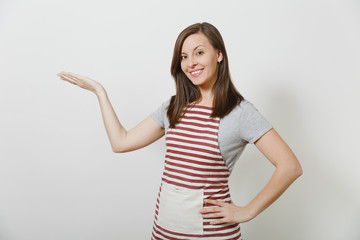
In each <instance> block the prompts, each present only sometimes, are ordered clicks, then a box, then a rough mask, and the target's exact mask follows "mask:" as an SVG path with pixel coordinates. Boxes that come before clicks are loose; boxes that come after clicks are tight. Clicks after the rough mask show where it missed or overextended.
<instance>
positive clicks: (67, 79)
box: [60, 75, 76, 84]
mask: <svg viewBox="0 0 360 240" xmlns="http://www.w3.org/2000/svg"><path fill="white" fill-rule="evenodd" d="M60 78H61V79H62V80H64V81H68V82H70V83H73V84H76V82H75V81H74V80H73V79H72V78H69V77H68V76H64V75H62V76H60Z"/></svg>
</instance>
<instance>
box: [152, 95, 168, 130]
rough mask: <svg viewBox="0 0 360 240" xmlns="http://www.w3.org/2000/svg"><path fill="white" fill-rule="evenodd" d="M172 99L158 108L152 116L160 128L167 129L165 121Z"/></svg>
mask: <svg viewBox="0 0 360 240" xmlns="http://www.w3.org/2000/svg"><path fill="white" fill-rule="evenodd" d="M169 102H170V99H168V100H166V101H165V102H163V103H162V104H161V106H160V107H158V108H157V109H156V110H155V111H154V112H153V113H152V114H150V116H151V117H152V118H153V119H154V121H155V122H156V123H157V124H159V126H160V127H162V128H165V121H166V118H167V115H166V111H167V107H168V105H169Z"/></svg>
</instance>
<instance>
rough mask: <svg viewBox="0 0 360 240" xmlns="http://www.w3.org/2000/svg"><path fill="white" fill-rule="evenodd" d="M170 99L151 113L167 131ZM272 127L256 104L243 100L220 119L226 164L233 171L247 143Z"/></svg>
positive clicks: (219, 141)
mask: <svg viewBox="0 0 360 240" xmlns="http://www.w3.org/2000/svg"><path fill="white" fill-rule="evenodd" d="M169 102H170V99H168V100H166V101H165V102H163V103H162V104H161V106H160V107H159V108H158V109H157V110H156V111H154V112H153V113H152V114H151V117H152V118H153V119H154V120H155V122H157V123H158V124H159V125H160V126H161V127H162V128H164V129H165V133H166V132H167V130H168V129H169V121H168V118H167V115H166V111H167V107H168V106H169ZM270 129H272V126H271V124H270V123H269V122H268V121H267V120H266V119H265V118H264V117H263V116H262V115H261V113H260V112H259V111H258V110H257V109H256V108H255V107H254V105H253V104H252V103H251V102H249V101H247V100H243V101H241V103H240V104H239V105H237V106H236V107H235V108H234V109H233V110H232V111H231V112H230V113H229V114H228V115H226V116H225V117H223V118H221V119H220V124H219V132H218V144H219V149H220V153H221V155H222V157H223V159H224V161H225V164H226V166H227V167H228V168H229V171H230V172H231V171H232V169H233V168H234V165H235V163H236V161H237V160H238V159H239V157H240V155H241V153H242V152H243V151H244V149H245V146H246V144H248V143H254V142H256V140H258V139H259V138H260V137H261V136H262V135H264V134H265V133H266V132H268V131H269V130H270Z"/></svg>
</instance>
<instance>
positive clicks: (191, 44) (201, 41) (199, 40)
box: [181, 33, 211, 52]
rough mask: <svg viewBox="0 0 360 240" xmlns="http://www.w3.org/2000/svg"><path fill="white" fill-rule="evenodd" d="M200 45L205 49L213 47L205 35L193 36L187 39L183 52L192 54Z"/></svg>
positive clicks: (197, 34)
mask: <svg viewBox="0 0 360 240" xmlns="http://www.w3.org/2000/svg"><path fill="white" fill-rule="evenodd" d="M199 45H202V46H204V47H209V46H211V45H210V42H209V40H208V39H207V37H206V36H205V35H204V34H202V33H195V34H192V35H190V36H188V37H187V38H186V39H185V41H184V43H183V45H182V49H181V52H192V51H193V50H194V48H196V47H197V46H199Z"/></svg>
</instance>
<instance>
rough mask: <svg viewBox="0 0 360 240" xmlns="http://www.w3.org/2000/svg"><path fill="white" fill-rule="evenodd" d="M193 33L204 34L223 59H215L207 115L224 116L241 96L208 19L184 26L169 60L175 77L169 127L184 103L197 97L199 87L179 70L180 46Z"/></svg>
mask: <svg viewBox="0 0 360 240" xmlns="http://www.w3.org/2000/svg"><path fill="white" fill-rule="evenodd" d="M195 33H202V34H204V35H205V36H206V37H207V39H208V41H209V42H210V44H211V45H212V47H213V48H214V49H217V50H220V51H221V53H222V55H223V59H222V61H221V62H220V63H218V76H217V80H216V82H215V83H214V85H213V88H212V90H213V92H214V101H213V111H212V114H211V117H212V118H214V117H220V118H222V117H224V116H226V115H227V114H228V113H230V112H231V110H232V109H233V108H234V107H235V106H236V105H238V104H240V102H241V101H242V100H244V97H243V96H242V95H241V94H240V93H239V92H238V91H237V90H236V88H235V86H234V85H233V83H232V81H231V77H230V71H229V61H228V57H227V53H226V49H225V44H224V41H223V39H222V37H221V34H220V32H219V31H218V30H217V29H216V28H215V27H214V26H213V25H211V24H210V23H207V22H203V23H195V24H193V25H190V26H189V27H187V28H185V29H184V30H183V31H182V32H181V33H180V34H179V36H178V38H177V40H176V42H175V46H174V53H173V58H172V62H171V68H170V71H171V75H172V76H173V78H174V80H175V85H176V95H174V96H172V97H171V99H170V103H169V107H168V110H167V117H168V119H169V123H170V126H169V127H170V128H174V127H175V125H176V124H177V123H179V122H180V120H181V118H182V116H183V114H184V108H185V106H186V105H188V104H190V103H192V102H194V101H197V100H199V99H200V98H201V93H200V90H199V87H198V86H196V85H194V84H193V83H192V82H191V81H190V80H189V79H188V77H187V76H186V75H185V73H184V72H183V71H182V70H181V65H180V64H181V50H182V46H183V43H184V41H185V39H186V38H187V37H189V36H190V35H192V34H195Z"/></svg>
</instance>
